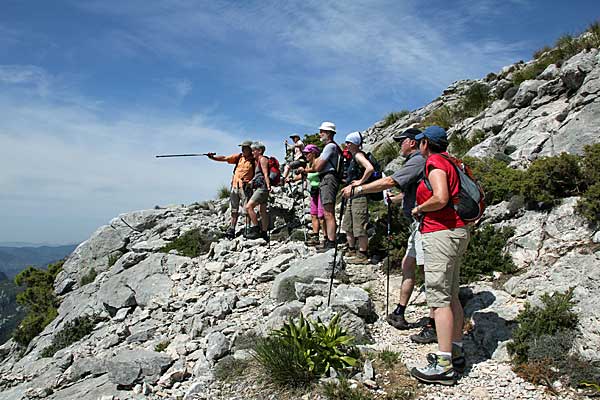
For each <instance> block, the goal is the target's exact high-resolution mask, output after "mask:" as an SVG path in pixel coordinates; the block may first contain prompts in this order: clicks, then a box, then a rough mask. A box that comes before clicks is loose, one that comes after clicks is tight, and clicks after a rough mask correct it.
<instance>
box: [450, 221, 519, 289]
mask: <svg viewBox="0 0 600 400" xmlns="http://www.w3.org/2000/svg"><path fill="white" fill-rule="evenodd" d="M513 235H514V228H508V227H505V228H501V229H496V228H494V226H493V225H491V224H483V225H481V226H480V227H478V228H477V229H475V230H474V231H473V234H472V236H471V240H470V242H469V247H468V248H467V252H466V253H465V255H464V257H463V263H462V265H461V267H460V281H461V284H467V283H470V282H474V281H477V280H479V279H481V277H482V276H492V274H493V272H494V271H498V272H502V273H505V274H512V273H514V272H516V271H517V267H516V266H515V264H514V262H513V260H512V257H511V256H510V254H508V253H507V252H506V251H505V250H504V246H506V241H507V240H508V239H509V238H510V237H511V236H513Z"/></svg>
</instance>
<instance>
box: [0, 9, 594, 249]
mask: <svg viewBox="0 0 600 400" xmlns="http://www.w3.org/2000/svg"><path fill="white" fill-rule="evenodd" d="M598 17H600V3H598V2H597V1H570V2H562V1H561V2H547V1H527V0H504V1H491V0H480V1H475V0H462V1H461V0H459V1H441V0H440V1H431V0H420V1H419V0H414V1H399V0H397V1H369V2H362V1H352V2H349V1H347V2H329V1H313V0H305V1H270V0H266V1H256V2H255V1H218V0H212V1H178V0H171V1H138V0H133V1H127V0H120V1H113V0H102V1H95V0H90V1H66V0H62V1H52V2H42V1H23V0H19V1H16V0H3V1H2V4H1V5H0V171H1V172H0V221H1V222H0V242H3V241H25V242H47V243H68V242H77V241H81V240H84V239H86V238H87V237H88V236H89V235H90V234H91V233H92V232H93V231H94V230H95V229H96V228H97V227H98V226H100V225H102V224H105V223H107V222H108V221H109V220H110V219H111V218H112V217H114V216H116V215H117V214H119V213H121V212H126V211H131V210H136V209H144V208H152V207H154V205H166V204H189V203H192V202H193V201H198V200H203V199H208V198H212V197H214V195H215V193H216V190H217V188H218V187H219V186H221V185H223V184H226V183H227V182H228V180H229V178H230V175H231V168H230V167H229V166H227V165H225V164H221V163H214V162H209V161H208V160H206V159H200V158H198V159H167V160H165V159H155V158H154V155H155V154H161V153H185V152H205V151H216V152H219V153H221V154H223V153H225V154H230V153H233V152H235V151H236V144H237V143H238V142H239V141H240V140H242V139H244V138H252V139H261V140H263V141H264V142H265V143H266V144H267V154H275V155H277V156H279V157H280V158H281V156H282V155H283V146H282V139H283V138H284V137H287V136H288V135H289V134H290V133H293V132H300V133H308V132H314V131H316V127H317V126H318V125H319V124H320V122H321V121H323V120H331V121H334V122H335V123H336V124H337V126H338V132H339V134H340V136H342V135H344V134H345V133H347V132H350V131H354V130H363V129H366V128H367V127H369V126H371V125H372V124H373V123H375V122H376V121H378V120H379V119H381V118H382V117H383V116H384V115H386V114H387V113H388V112H390V111H397V110H401V109H415V108H418V107H421V106H423V105H425V104H427V103H428V102H429V101H431V100H433V99H434V98H435V97H437V96H438V95H439V94H440V93H441V91H442V90H443V89H444V88H445V87H447V86H448V85H449V84H450V83H452V82H453V81H455V80H458V79H466V78H474V79H477V78H481V77H483V76H485V75H486V74H487V73H488V72H497V71H499V70H500V69H501V68H502V66H504V65H508V64H510V63H513V62H515V61H518V60H520V59H523V60H529V59H530V58H531V54H532V53H533V52H534V51H535V50H537V49H539V48H541V47H543V46H544V45H546V44H552V43H554V41H555V40H556V39H557V38H558V37H559V36H560V35H561V34H564V33H578V32H581V31H582V30H584V29H585V28H586V27H587V26H588V25H589V23H591V22H593V21H594V19H597V18H598Z"/></svg>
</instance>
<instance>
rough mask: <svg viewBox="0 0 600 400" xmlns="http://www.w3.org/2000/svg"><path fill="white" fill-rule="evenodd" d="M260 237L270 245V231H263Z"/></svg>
mask: <svg viewBox="0 0 600 400" xmlns="http://www.w3.org/2000/svg"><path fill="white" fill-rule="evenodd" d="M260 237H261V238H263V239H265V242H267V243H269V231H261V232H260Z"/></svg>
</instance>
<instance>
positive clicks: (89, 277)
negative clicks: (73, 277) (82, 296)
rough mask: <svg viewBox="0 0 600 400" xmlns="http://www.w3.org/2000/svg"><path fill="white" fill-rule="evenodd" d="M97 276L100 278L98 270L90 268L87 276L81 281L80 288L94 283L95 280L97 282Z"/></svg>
mask: <svg viewBox="0 0 600 400" xmlns="http://www.w3.org/2000/svg"><path fill="white" fill-rule="evenodd" d="M96 276H98V273H97V272H96V270H95V269H94V268H90V270H89V271H88V273H87V274H85V275H84V276H82V277H81V279H80V280H79V287H82V286H85V285H87V284H88V283H92V282H94V280H96Z"/></svg>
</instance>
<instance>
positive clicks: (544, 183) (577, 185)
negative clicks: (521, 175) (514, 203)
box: [524, 153, 586, 203]
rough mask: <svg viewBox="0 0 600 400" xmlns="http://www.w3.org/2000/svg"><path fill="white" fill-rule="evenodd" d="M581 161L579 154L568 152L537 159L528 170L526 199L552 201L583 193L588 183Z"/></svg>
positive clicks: (539, 201)
mask: <svg viewBox="0 0 600 400" xmlns="http://www.w3.org/2000/svg"><path fill="white" fill-rule="evenodd" d="M580 163H581V158H580V157H579V156H577V155H574V154H567V153H562V154H560V155H559V156H555V157H544V158H539V159H537V160H535V161H534V162H533V163H531V166H530V167H529V168H528V169H527V172H526V178H527V185H526V187H525V191H524V195H525V198H526V200H527V201H533V202H537V203H551V202H553V201H554V200H555V199H561V198H565V197H569V196H577V195H579V194H581V193H582V192H583V191H584V190H585V187H586V183H585V179H584V176H583V172H582V170H581V166H580Z"/></svg>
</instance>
